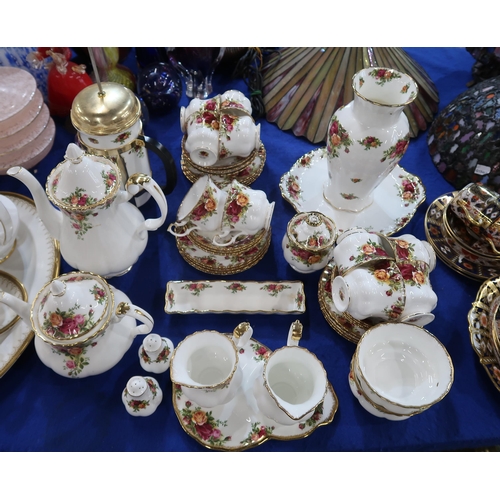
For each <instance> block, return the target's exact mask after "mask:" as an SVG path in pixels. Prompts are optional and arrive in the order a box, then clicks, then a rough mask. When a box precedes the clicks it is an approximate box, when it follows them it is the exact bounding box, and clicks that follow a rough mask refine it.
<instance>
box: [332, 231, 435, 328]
mask: <svg viewBox="0 0 500 500" xmlns="http://www.w3.org/2000/svg"><path fill="white" fill-rule="evenodd" d="M333 260H334V263H335V266H336V269H335V272H334V275H333V276H332V300H333V307H334V308H335V309H336V310H335V311H334V312H336V313H345V312H347V313H348V314H350V315H351V316H352V317H353V318H355V319H357V320H375V322H380V321H387V322H403V323H412V324H415V325H419V326H425V325H426V324H428V323H430V322H431V321H433V319H434V315H433V314H432V312H431V311H432V310H433V309H434V308H435V307H436V305H437V296H436V294H435V293H434V291H433V289H432V286H431V283H430V280H429V274H430V272H431V271H432V270H433V269H434V266H435V263H436V257H435V254H434V251H433V250H432V247H431V246H430V245H429V244H428V243H427V242H425V241H420V240H419V239H417V238H415V237H414V236H412V235H410V234H407V235H402V236H399V237H398V238H389V237H386V236H384V235H383V234H380V233H370V232H368V231H366V230H364V229H361V228H353V229H350V230H348V231H345V232H344V233H342V234H341V235H340V236H339V237H338V238H337V246H336V247H335V249H334V251H333Z"/></svg>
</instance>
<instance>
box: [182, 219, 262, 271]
mask: <svg viewBox="0 0 500 500" xmlns="http://www.w3.org/2000/svg"><path fill="white" fill-rule="evenodd" d="M175 241H176V244H177V249H178V250H179V253H180V254H181V256H182V258H183V259H184V260H185V261H186V262H187V263H188V264H189V265H191V266H192V267H194V268H195V269H198V271H202V272H204V273H208V274H218V275H228V274H236V273H241V272H243V271H246V270H247V269H250V268H251V267H253V266H255V264H257V263H258V262H259V261H260V260H261V259H262V258H263V257H264V255H265V254H266V252H267V250H268V248H269V245H270V243H271V229H269V230H268V234H267V235H266V236H265V237H264V238H262V239H261V240H260V241H259V242H258V243H256V245H255V246H254V247H252V248H250V249H248V250H245V251H244V252H242V253H241V254H237V255H218V254H215V253H211V252H207V251H205V250H204V249H203V248H200V247H198V246H196V245H195V244H194V243H193V242H192V241H191V240H190V239H189V237H188V236H182V237H176V238H175Z"/></svg>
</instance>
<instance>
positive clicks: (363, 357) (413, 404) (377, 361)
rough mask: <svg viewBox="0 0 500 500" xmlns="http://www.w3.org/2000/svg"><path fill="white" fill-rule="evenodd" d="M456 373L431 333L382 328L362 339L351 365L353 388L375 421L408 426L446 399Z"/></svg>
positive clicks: (403, 326)
mask: <svg viewBox="0 0 500 500" xmlns="http://www.w3.org/2000/svg"><path fill="white" fill-rule="evenodd" d="M453 379H454V367H453V363H452V360H451V358H450V355H449V354H448V351H447V350H446V348H445V347H444V346H443V344H442V343H441V342H440V341H439V340H438V339H437V338H436V337H435V336H434V335H433V334H432V333H430V332H428V331H427V330H425V329H423V328H421V327H419V326H415V325H410V324H405V323H381V324H379V325H376V326H374V327H372V328H370V329H368V330H367V331H366V332H365V333H364V334H363V335H362V336H361V339H360V341H359V342H358V345H357V347H356V352H355V353H354V355H353V357H352V360H351V369H350V372H349V385H350V388H351V391H352V393H353V395H354V396H355V397H356V398H357V399H358V401H359V403H360V404H361V406H362V407H363V408H364V409H365V410H367V411H368V412H369V413H371V414H372V415H375V416H377V417H381V418H386V419H388V420H405V419H407V418H409V417H411V416H413V415H417V414H419V413H422V412H423V411H425V410H427V409H429V408H430V407H431V406H433V405H434V404H436V403H437V402H439V401H441V400H442V399H443V398H444V397H445V396H446V394H448V392H449V390H450V388H451V385H452V383H453Z"/></svg>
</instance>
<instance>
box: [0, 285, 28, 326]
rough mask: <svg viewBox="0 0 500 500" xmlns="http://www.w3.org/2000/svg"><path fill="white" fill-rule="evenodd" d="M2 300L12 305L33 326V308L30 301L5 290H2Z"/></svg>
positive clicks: (0, 297) (0, 298)
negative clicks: (31, 316)
mask: <svg viewBox="0 0 500 500" xmlns="http://www.w3.org/2000/svg"><path fill="white" fill-rule="evenodd" d="M0 302H2V303H3V304H5V305H6V306H8V307H10V308H11V309H12V310H13V311H14V312H15V313H16V314H17V315H18V316H20V318H21V319H22V320H23V321H24V322H25V323H26V324H27V325H28V326H29V327H30V328H31V319H30V310H31V308H30V305H29V304H28V303H26V302H24V301H23V300H21V299H18V298H17V297H14V295H11V294H10V293H7V292H4V291H3V290H0Z"/></svg>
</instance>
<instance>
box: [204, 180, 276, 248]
mask: <svg viewBox="0 0 500 500" xmlns="http://www.w3.org/2000/svg"><path fill="white" fill-rule="evenodd" d="M226 189H227V199H226V202H225V205H224V210H223V214H222V231H221V232H220V233H219V234H218V235H216V236H214V238H213V240H212V241H213V243H214V244H215V245H217V246H228V245H232V244H233V243H234V242H235V241H236V239H237V238H238V237H239V236H242V235H247V236H249V235H255V234H257V233H258V232H259V231H260V230H262V229H265V230H266V231H267V230H268V229H269V227H270V225H271V218H272V215H273V211H274V202H272V203H269V201H268V199H267V195H266V193H265V192H264V191H261V190H256V189H251V188H249V187H247V186H245V185H243V184H241V182H238V181H237V180H233V181H232V182H231V184H230V185H229V186H228V187H227V188H226ZM228 235H231V236H232V237H231V239H230V240H229V241H222V240H223V239H225V238H226V237H227V236H228Z"/></svg>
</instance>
